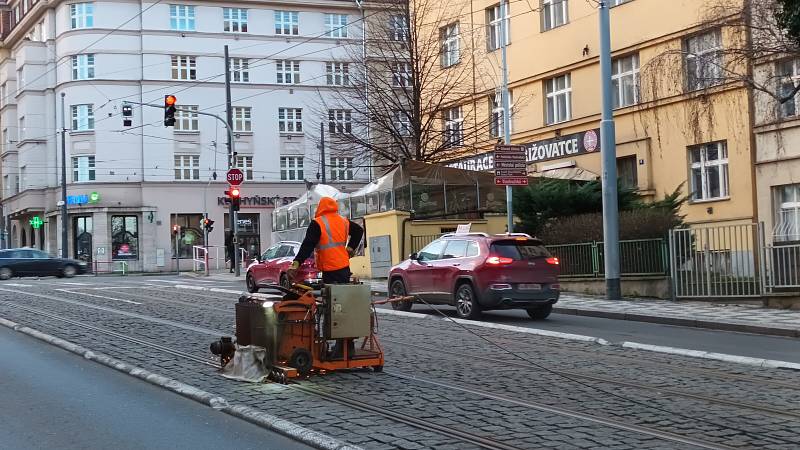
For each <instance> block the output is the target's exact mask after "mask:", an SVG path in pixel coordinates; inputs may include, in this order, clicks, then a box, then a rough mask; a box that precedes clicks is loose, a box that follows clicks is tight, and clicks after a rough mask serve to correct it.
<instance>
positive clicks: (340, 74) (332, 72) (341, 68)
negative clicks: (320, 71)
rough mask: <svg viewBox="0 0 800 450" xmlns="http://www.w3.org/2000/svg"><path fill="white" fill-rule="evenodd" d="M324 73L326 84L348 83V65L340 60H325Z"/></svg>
mask: <svg viewBox="0 0 800 450" xmlns="http://www.w3.org/2000/svg"><path fill="white" fill-rule="evenodd" d="M325 73H326V76H327V80H328V86H346V85H348V84H350V65H349V64H347V63H341V62H326V63H325Z"/></svg>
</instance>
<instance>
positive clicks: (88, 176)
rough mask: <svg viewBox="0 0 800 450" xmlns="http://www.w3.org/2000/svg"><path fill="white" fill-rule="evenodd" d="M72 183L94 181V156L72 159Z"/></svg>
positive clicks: (74, 157)
mask: <svg viewBox="0 0 800 450" xmlns="http://www.w3.org/2000/svg"><path fill="white" fill-rule="evenodd" d="M72 181H73V182H76V183H79V182H83V181H94V156H73V157H72Z"/></svg>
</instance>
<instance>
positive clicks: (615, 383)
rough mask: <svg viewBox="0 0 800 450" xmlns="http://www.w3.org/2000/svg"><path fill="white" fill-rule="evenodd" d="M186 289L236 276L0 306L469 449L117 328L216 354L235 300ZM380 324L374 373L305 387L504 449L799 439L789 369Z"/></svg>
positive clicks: (301, 420)
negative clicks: (379, 369)
mask: <svg viewBox="0 0 800 450" xmlns="http://www.w3.org/2000/svg"><path fill="white" fill-rule="evenodd" d="M181 284H185V285H188V286H193V287H195V288H196V287H197V286H205V287H207V288H214V287H222V288H223V291H224V290H225V289H231V288H232V287H235V285H233V284H230V285H227V284H226V282H225V281H221V280H204V281H203V280H192V279H184V278H180V279H179V278H172V279H156V278H146V277H141V278H139V277H136V278H134V277H130V278H125V279H120V278H104V279H92V278H76V279H74V281H68V282H65V281H61V280H54V279H45V280H27V279H23V280H15V281H14V282H12V283H5V284H0V317H2V318H5V319H8V320H12V321H15V322H17V323H20V324H23V325H27V326H30V327H32V328H35V329H38V330H40V331H42V332H45V333H49V334H52V335H55V336H57V337H60V338H63V339H66V340H68V341H71V342H74V343H76V344H79V345H82V346H84V347H87V348H89V349H92V350H94V351H98V352H102V353H106V354H108V355H110V356H113V357H115V358H118V359H120V360H122V361H124V362H128V363H131V364H134V365H137V366H140V367H142V368H144V369H147V370H150V371H152V372H155V373H158V374H161V375H164V376H168V377H171V378H174V379H177V380H179V381H182V382H185V383H188V384H190V385H193V386H195V387H198V388H200V389H203V390H205V391H207V392H211V393H214V394H217V395H220V396H222V397H224V398H226V399H228V401H229V402H232V403H236V404H242V405H247V406H250V407H253V408H257V409H259V410H263V411H265V412H268V413H270V414H273V415H276V416H279V417H281V418H283V419H286V420H289V421H292V422H294V423H297V424H299V425H302V426H305V427H308V428H310V429H312V430H315V431H318V432H322V433H325V434H328V435H331V436H333V437H336V438H338V439H340V440H343V441H346V442H349V443H352V444H356V445H360V446H363V447H365V448H370V449H372V448H375V449H378V448H408V449H414V448H443V449H447V448H453V449H456V448H457V449H464V448H477V447H475V446H474V444H467V443H465V442H461V441H458V440H456V439H455V438H453V437H449V436H445V435H442V434H441V433H438V432H436V431H431V430H426V429H421V428H418V427H415V426H412V425H409V424H405V423H400V422H398V421H397V420H394V419H392V418H389V417H384V416H381V415H377V414H375V413H373V412H369V411H364V410H358V409H353V408H352V407H349V406H345V405H341V404H339V403H335V402H332V401H330V400H326V399H321V398H319V397H317V396H315V395H313V394H312V393H308V392H305V391H300V390H297V389H295V388H294V387H293V386H291V385H289V386H284V385H278V384H271V383H267V384H258V385H255V384H245V383H237V382H232V381H229V380H226V379H224V378H222V377H221V376H219V375H218V374H217V373H216V370H215V369H214V368H213V367H212V366H211V365H206V364H201V363H199V362H196V361H193V360H189V359H182V358H180V357H179V356H175V355H173V354H169V353H166V352H164V351H162V350H158V349H155V348H152V347H149V346H147V345H142V344H137V343H134V342H131V341H129V340H126V339H124V336H131V337H134V338H137V339H140V340H144V341H148V342H153V343H157V344H159V345H161V346H164V347H167V348H169V349H174V350H176V351H180V352H184V353H188V354H191V355H195V356H197V357H200V358H208V361H209V362H212V361H213V359H212V358H211V355H210V354H209V353H208V344H209V343H210V342H211V341H212V340H215V339H216V338H218V337H219V336H220V335H230V334H232V333H233V303H234V302H235V301H236V300H237V295H235V294H232V293H226V292H222V291H217V292H214V291H209V290H204V291H199V290H191V289H179V288H178V285H181ZM15 305H18V306H20V307H24V308H26V309H21V308H20V307H17V306H15ZM37 311H38V312H37ZM42 313H45V314H46V315H43V314H42ZM83 325H90V326H91V327H95V329H90V328H86V327H84V326H83ZM98 329H100V330H108V331H112V332H116V333H118V334H117V335H110V334H107V333H103V332H101V331H99V330H98ZM379 335H380V338H381V341H382V344H383V346H384V349H385V351H386V358H387V363H386V367H385V372H383V373H373V372H371V371H368V372H364V371H353V372H348V373H335V374H328V375H325V376H318V377H315V378H311V379H309V380H305V381H302V382H301V383H302V385H303V386H307V387H312V388H315V389H318V390H320V391H324V392H330V393H336V395H339V396H342V397H345V398H349V399H358V400H362V401H365V402H367V403H368V404H369V405H372V406H373V407H380V408H383V409H385V410H386V411H391V412H398V413H403V414H405V415H409V416H413V417H416V418H419V419H424V420H426V421H430V422H432V423H435V424H437V425H439V426H442V427H448V428H452V429H455V430H458V431H460V432H465V433H471V434H474V435H479V436H483V437H487V438H491V439H493V440H494V441H496V442H500V443H504V444H506V445H507V446H511V447H514V448H614V449H629V448H630V449H633V448H664V449H667V448H669V449H673V448H692V447H695V446H696V445H693V444H697V443H698V442H697V441H700V442H702V443H706V444H707V445H708V446H710V447H718V448H758V447H762V448H786V449H790V448H791V449H794V448H799V447H800V435H798V433H797V430H798V429H800V428H799V427H800V373H798V372H795V371H788V370H776V369H772V370H770V369H760V368H755V367H750V366H744V365H736V364H730V363H723V362H715V361H708V360H699V359H693V358H686V357H679V356H672V355H663V354H656V353H650V352H646V351H638V350H631V349H625V348H621V347H615V346H601V345H597V344H594V343H586V342H579V341H571V340H564V339H558V338H550V337H544V336H538V335H531V334H525V333H518V332H513V331H507V330H500V329H489V328H484V327H477V326H469V325H467V326H464V325H458V324H455V323H450V322H446V321H431V320H425V319H419V318H412V317H397V316H387V315H381V316H380V328H379ZM637 427H639V428H637ZM642 430H644V431H646V432H642ZM647 431H653V432H654V433H649V432H647ZM659 432H661V433H671V435H672V436H681V437H683V438H685V439H686V440H684V441H683V442H679V441H676V440H668V439H664V438H663V437H660V436H659V435H658V433H659ZM692 440H694V441H692Z"/></svg>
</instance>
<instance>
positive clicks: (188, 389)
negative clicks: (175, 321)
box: [0, 317, 361, 450]
mask: <svg viewBox="0 0 800 450" xmlns="http://www.w3.org/2000/svg"><path fill="white" fill-rule="evenodd" d="M0 325H2V326H4V327H6V328H10V329H12V330H14V331H16V332H19V333H22V334H26V335H28V336H31V337H34V338H36V339H39V340H41V341H44V342H46V343H48V344H50V345H54V346H56V347H59V348H61V349H63V350H66V351H68V352H71V353H74V354H76V355H79V356H81V357H83V358H85V359H87V360H89V361H94V362H96V363H99V364H102V365H104V366H106V367H110V368H112V369H114V370H117V371H119V372H123V373H126V374H128V375H131V376H134V377H136V378H139V379H141V380H144V381H146V382H148V383H150V384H153V385H156V386H158V387H161V388H164V389H167V390H169V391H172V392H174V393H176V394H178V395H181V396H183V397H186V398H189V399H191V400H194V401H196V402H198V403H202V404H204V405H206V406H210V407H211V408H214V409H216V410H218V411H221V412H224V413H226V414H229V415H231V416H234V417H238V418H240V419H243V420H246V421H248V422H250V423H253V424H255V425H258V426H260V427H262V428H266V429H268V430H271V431H274V432H276V433H280V434H282V435H284V436H287V437H289V438H291V439H294V440H296V441H298V442H302V443H304V444H307V445H310V446H312V447H314V448H318V449H323V450H361V447H358V446H354V445H350V444H347V443H344V442H342V441H339V440H337V439H335V438H333V437H330V436H327V435H325V434H322V433H318V432H316V431H313V430H309V429H308V428H305V427H302V426H300V425H297V424H295V423H292V422H289V421H288V420H284V419H281V418H279V417H276V416H273V415H271V414H267V413H265V412H262V411H259V410H257V409H254V408H250V407H248V406H242V405H231V404H230V403H228V401H227V400H226V399H225V398H224V397H221V396H218V395H215V394H212V393H210V392H206V391H204V390H202V389H199V388H196V387H194V386H191V385H189V384H186V383H183V382H181V381H178V380H175V379H173V378H169V377H165V376H163V375H159V374H157V373H153V372H150V371H148V370H146V369H143V368H141V367H137V366H134V365H131V364H128V363H126V362H122V361H120V360H118V359H116V358H113V357H111V356H108V355H105V354H103V353H98V352H95V351H92V350H89V349H87V348H85V347H83V346H80V345H78V344H74V343H72V342H69V341H67V340H64V339H61V338H58V337H56V336H53V335H50V334H47V333H43V332H41V331H38V330H35V329H33V328H30V327H27V326H24V325H20V324H18V323H16V322H12V321H10V320H7V319H3V318H1V317H0Z"/></svg>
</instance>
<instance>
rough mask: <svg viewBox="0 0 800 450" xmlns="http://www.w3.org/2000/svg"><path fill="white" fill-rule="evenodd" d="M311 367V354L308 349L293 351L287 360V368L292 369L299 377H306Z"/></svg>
mask: <svg viewBox="0 0 800 450" xmlns="http://www.w3.org/2000/svg"><path fill="white" fill-rule="evenodd" d="M312 365H313V361H312V358H311V352H310V351H308V349H305V348H296V349H294V351H293V352H292V356H291V357H290V358H289V367H294V368H295V369H297V372H298V373H299V374H300V375H302V376H306V375H308V373H309V372H311V367H312Z"/></svg>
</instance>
